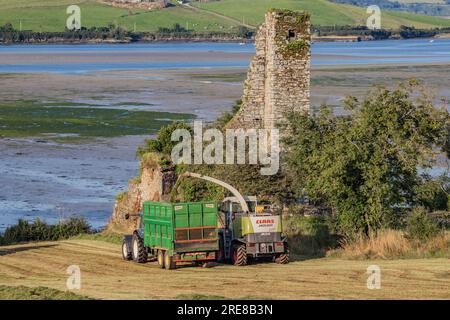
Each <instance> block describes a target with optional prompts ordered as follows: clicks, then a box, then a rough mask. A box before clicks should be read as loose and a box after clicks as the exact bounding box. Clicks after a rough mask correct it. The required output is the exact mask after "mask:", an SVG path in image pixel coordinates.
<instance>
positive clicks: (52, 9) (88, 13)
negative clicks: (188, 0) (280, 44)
mask: <svg viewBox="0 0 450 320" xmlns="http://www.w3.org/2000/svg"><path fill="white" fill-rule="evenodd" d="M71 4H76V5H78V6H79V7H80V8H81V24H82V26H84V27H87V28H89V27H93V26H96V27H106V26H107V25H108V24H109V23H116V24H118V25H120V26H122V27H125V28H126V29H127V30H134V24H135V23H136V30H137V31H157V30H158V28H159V27H171V26H173V24H175V23H179V24H180V25H182V26H186V23H188V27H189V29H194V30H196V31H232V29H231V27H236V26H237V24H236V23H233V22H230V21H227V20H224V19H221V18H220V17H215V16H213V15H211V14H208V13H197V12H194V11H193V10H191V9H188V8H183V7H181V6H175V7H170V8H165V9H162V10H155V11H146V10H142V9H132V10H130V11H129V10H128V9H122V8H115V7H112V6H108V5H104V4H100V3H98V2H96V1H94V0H81V1H80V0H73V1H72V0H27V1H24V0H19V1H9V0H0V24H4V23H6V22H11V23H12V24H13V26H14V27H15V28H16V29H19V27H20V21H22V30H33V31H44V32H53V31H64V28H65V25H66V19H67V18H68V15H67V14H66V8H67V7H68V6H69V5H71ZM130 12H131V13H132V14H131V15H130Z"/></svg>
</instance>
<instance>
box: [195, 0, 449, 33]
mask: <svg viewBox="0 0 450 320" xmlns="http://www.w3.org/2000/svg"><path fill="white" fill-rule="evenodd" d="M195 6H196V7H199V8H202V9H205V10H211V11H214V12H217V13H220V14H223V15H226V16H230V17H234V18H236V19H239V20H242V19H244V20H245V21H246V22H247V23H249V24H252V25H257V24H259V23H261V22H262V19H263V16H264V12H266V11H267V10H268V9H270V8H273V7H277V8H286V9H294V10H307V11H309V12H310V13H311V16H312V23H313V24H316V25H366V20H367V17H368V14H367V13H366V9H365V8H360V7H356V6H352V5H343V4H336V3H331V2H329V1H325V0H257V1H255V0H222V1H214V2H209V3H195ZM400 25H407V26H415V27H417V28H433V27H444V26H446V27H447V26H450V20H449V19H444V18H438V17H431V16H425V15H416V14H409V13H403V12H392V11H382V27H384V28H387V29H389V28H398V27H399V26H400Z"/></svg>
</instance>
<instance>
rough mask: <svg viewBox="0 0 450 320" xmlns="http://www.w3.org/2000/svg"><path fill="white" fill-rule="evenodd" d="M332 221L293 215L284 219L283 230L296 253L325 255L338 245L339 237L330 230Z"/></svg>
mask: <svg viewBox="0 0 450 320" xmlns="http://www.w3.org/2000/svg"><path fill="white" fill-rule="evenodd" d="M329 224H330V221H328V220H327V219H325V218H320V217H304V216H293V217H286V218H284V220H283V232H284V233H285V234H286V236H287V237H288V242H289V248H290V250H291V252H293V253H294V254H299V255H303V256H324V255H325V252H326V251H327V250H329V249H330V248H334V247H336V246H337V245H338V237H337V236H336V235H334V234H332V233H331V232H330V230H331V228H330V225H329Z"/></svg>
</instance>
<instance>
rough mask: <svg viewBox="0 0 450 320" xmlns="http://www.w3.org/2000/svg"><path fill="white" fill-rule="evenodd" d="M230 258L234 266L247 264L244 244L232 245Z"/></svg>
mask: <svg viewBox="0 0 450 320" xmlns="http://www.w3.org/2000/svg"><path fill="white" fill-rule="evenodd" d="M232 260H233V264H234V265H235V266H245V265H246V264H247V249H246V247H245V244H236V245H234V246H233V258H232Z"/></svg>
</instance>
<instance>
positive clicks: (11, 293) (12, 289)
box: [0, 285, 90, 300]
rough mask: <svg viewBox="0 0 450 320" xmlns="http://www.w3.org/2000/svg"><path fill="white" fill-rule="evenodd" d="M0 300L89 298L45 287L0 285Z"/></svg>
mask: <svg viewBox="0 0 450 320" xmlns="http://www.w3.org/2000/svg"><path fill="white" fill-rule="evenodd" d="M0 300H90V298H88V297H86V296H82V295H78V294H75V293H73V292H69V291H61V290H57V289H52V288H47V287H36V288H30V287H25V286H2V285H0Z"/></svg>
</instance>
